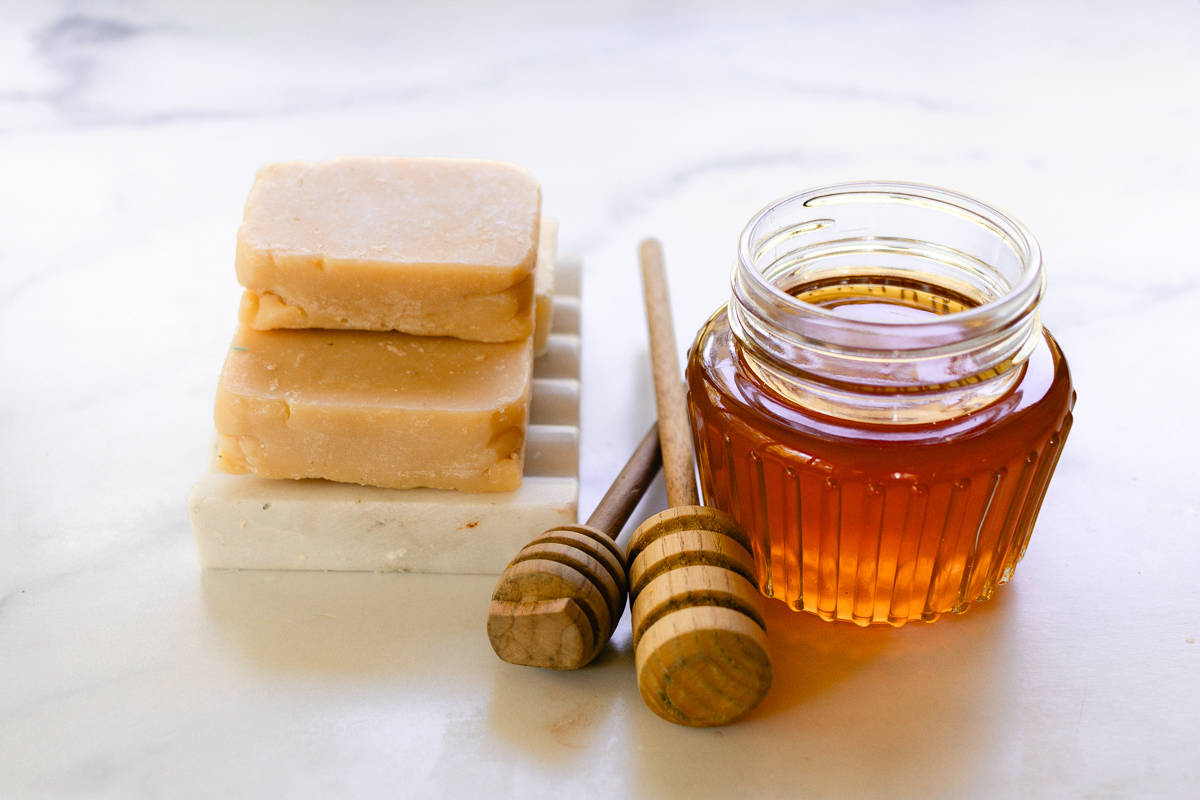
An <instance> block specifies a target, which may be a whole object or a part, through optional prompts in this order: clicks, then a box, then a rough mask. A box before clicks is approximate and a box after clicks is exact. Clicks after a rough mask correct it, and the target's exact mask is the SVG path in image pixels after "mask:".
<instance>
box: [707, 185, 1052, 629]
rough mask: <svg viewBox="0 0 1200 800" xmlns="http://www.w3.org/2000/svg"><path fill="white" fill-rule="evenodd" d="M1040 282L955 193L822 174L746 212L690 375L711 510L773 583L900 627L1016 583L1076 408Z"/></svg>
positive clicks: (798, 603)
mask: <svg viewBox="0 0 1200 800" xmlns="http://www.w3.org/2000/svg"><path fill="white" fill-rule="evenodd" d="M897 208H898V209H899V211H898V213H897ZM864 217H865V218H867V219H869V221H870V225H864V224H863V221H864V219H863V218H864ZM931 230H932V231H936V232H937V233H938V234H939V237H940V238H938V239H935V238H934V237H931V236H924V237H923V236H922V235H921V234H922V233H927V232H928V231H931ZM1043 286H1044V278H1043V275H1042V269H1041V261H1040V252H1039V251H1038V249H1037V245H1036V242H1035V241H1034V240H1033V239H1032V236H1030V235H1029V234H1028V232H1027V231H1026V230H1025V229H1024V228H1023V227H1022V226H1020V225H1019V223H1016V222H1015V221H1013V220H1011V219H1010V218H1007V217H1005V216H1004V215H1002V214H1000V213H999V212H996V211H995V210H994V209H991V208H989V207H987V206H984V205H983V204H981V203H978V202H977V201H972V200H970V199H969V198H965V197H963V196H961V195H957V194H954V193H951V192H946V191H945V190H938V189H933V188H931V187H922V186H914V185H908V184H886V185H883V184H871V185H863V184H850V185H844V186H840V187H829V188H827V189H821V190H815V191H814V192H810V193H805V194H804V195H798V196H796V197H794V198H788V199H785V200H784V201H780V203H777V204H775V205H773V206H771V207H768V209H766V210H764V212H762V213H760V215H759V216H758V217H756V218H755V220H752V222H751V224H750V225H748V226H747V230H746V232H745V233H744V234H743V239H742V244H741V248H740V252H739V264H738V267H736V268H735V273H734V294H733V298H732V299H731V301H730V304H729V305H728V306H727V307H725V308H722V309H721V310H719V311H718V312H717V313H716V314H714V315H713V316H712V317H711V318H710V319H709V320H708V322H707V323H706V324H705V325H704V326H703V327H702V328H701V330H700V332H699V334H698V336H697V338H696V342H695V344H694V345H693V347H692V350H691V354H690V357H689V363H688V370H687V380H688V387H689V406H690V410H691V420H692V427H693V434H694V437H695V443H696V452H697V459H698V463H699V468H700V476H701V486H702V489H703V492H704V497H705V501H706V502H707V503H708V504H710V505H713V506H716V507H717V508H720V509H722V510H724V511H727V512H729V513H730V514H732V515H733V516H734V517H735V518H736V519H737V520H738V522H739V523H740V524H741V525H742V526H743V528H744V529H745V530H746V531H747V532H748V533H749V534H750V537H751V539H752V542H753V545H754V556H755V562H756V569H757V572H758V582H759V588H760V589H761V590H762V592H763V593H764V594H766V595H767V596H770V597H775V598H778V599H780V600H783V601H784V602H786V603H787V604H788V605H789V606H791V607H792V608H794V609H796V610H804V611H810V612H813V613H816V614H818V615H819V616H820V617H822V618H823V619H826V620H849V621H853V622H855V623H858V624H860V625H867V624H871V623H889V624H892V625H902V624H904V623H906V622H907V621H909V620H925V621H932V620H935V619H937V618H938V617H939V616H940V615H942V614H945V613H959V612H962V611H964V610H965V609H966V608H967V607H968V606H969V605H970V604H971V603H973V602H977V601H980V600H985V599H987V598H989V597H991V596H992V595H993V593H994V592H995V591H996V589H997V587H999V586H1001V585H1003V584H1004V583H1007V582H1008V581H1009V579H1010V578H1011V577H1012V575H1013V570H1014V569H1015V567H1016V564H1017V562H1018V561H1019V560H1020V559H1021V557H1022V556H1023V555H1024V553H1025V549H1026V547H1027V546H1028V544H1029V540H1030V535H1031V533H1032V531H1033V528H1034V524H1035V521H1036V518H1037V514H1038V509H1039V507H1040V505H1041V502H1042V499H1043V497H1044V496H1045V493H1046V490H1047V487H1048V485H1049V481H1050V477H1051V475H1052V474H1053V471H1054V467H1055V465H1056V463H1057V461H1058V457H1059V455H1060V453H1061V451H1062V446H1063V442H1064V439H1065V438H1066V435H1067V433H1068V431H1069V430H1070V426H1071V408H1072V406H1073V403H1074V391H1073V388H1072V385H1071V380H1070V375H1069V371H1068V368H1067V364H1066V361H1065V359H1064V358H1063V354H1062V351H1061V350H1060V348H1059V346H1058V344H1057V343H1056V342H1055V340H1054V339H1053V337H1051V336H1050V334H1049V333H1048V332H1047V331H1045V329H1044V328H1042V326H1041V323H1040V318H1039V316H1038V313H1037V308H1038V303H1039V301H1040V298H1041V293H1042V287H1043Z"/></svg>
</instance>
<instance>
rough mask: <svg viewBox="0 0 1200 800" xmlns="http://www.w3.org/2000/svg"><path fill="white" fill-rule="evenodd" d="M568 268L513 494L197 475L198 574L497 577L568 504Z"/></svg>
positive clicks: (572, 489) (572, 371)
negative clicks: (206, 571) (284, 572)
mask: <svg viewBox="0 0 1200 800" xmlns="http://www.w3.org/2000/svg"><path fill="white" fill-rule="evenodd" d="M580 272H581V268H580V263H579V260H578V259H576V258H567V257H560V258H559V259H558V263H557V265H556V268H555V273H556V274H555V282H556V294H555V297H554V303H553V322H552V327H551V334H550V340H549V346H548V349H547V352H546V353H545V354H544V355H542V356H539V357H538V358H537V359H535V360H534V365H533V397H532V401H531V404H530V424H529V429H528V434H527V437H526V445H525V475H524V478H523V480H522V484H521V488H520V489H518V490H516V491H515V492H482V493H471V492H455V491H449V490H442V489H380V488H376V487H372V486H359V485H356V484H348V483H334V482H331V481H323V480H300V481H291V480H270V479H266V478H259V477H256V476H254V475H231V474H229V473H225V472H218V471H216V470H214V469H213V468H212V466H211V465H210V467H209V472H208V474H206V475H205V476H204V477H203V478H201V479H200V481H199V482H198V483H197V484H196V485H195V486H194V487H193V488H192V491H191V494H190V495H189V496H188V512H189V514H190V516H191V520H192V530H193V532H194V533H195V537H196V550H197V552H198V555H199V558H200V564H201V566H204V567H207V568H210V569H283V570H347V571H355V570H356V571H374V572H443V573H485V574H498V573H500V572H502V571H503V570H504V567H505V566H506V565H507V564H508V562H509V560H510V559H511V558H512V557H513V555H514V554H516V552H517V551H518V550H520V549H521V548H522V547H523V546H524V545H525V544H527V543H528V542H529V540H530V539H531V538H533V537H534V536H537V535H538V534H539V533H541V532H542V531H544V530H547V529H550V528H553V527H556V526H559V525H564V524H572V523H574V522H576V519H577V506H578V499H579V378H580V361H579V359H580V332H581V326H580V315H579V311H580V305H579V287H580Z"/></svg>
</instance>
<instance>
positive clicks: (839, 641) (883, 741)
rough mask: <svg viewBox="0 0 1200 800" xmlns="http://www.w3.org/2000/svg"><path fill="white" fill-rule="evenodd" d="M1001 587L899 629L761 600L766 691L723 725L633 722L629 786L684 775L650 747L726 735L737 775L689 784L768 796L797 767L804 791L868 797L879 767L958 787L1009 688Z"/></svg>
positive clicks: (690, 747) (687, 756) (696, 750)
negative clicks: (965, 606) (963, 609)
mask: <svg viewBox="0 0 1200 800" xmlns="http://www.w3.org/2000/svg"><path fill="white" fill-rule="evenodd" d="M1015 594H1016V593H1015V592H1014V591H1013V589H1012V588H1011V587H1009V588H1007V589H1006V590H1002V591H1001V592H1000V593H999V594H998V596H997V598H995V599H993V600H992V601H989V602H987V603H983V604H980V605H978V606H975V607H973V608H971V609H970V611H969V612H968V613H967V614H964V615H960V616H948V617H943V618H942V619H940V620H938V621H937V622H936V623H934V624H932V625H925V624H920V623H918V624H913V623H910V624H908V625H907V626H905V627H903V628H891V627H888V626H872V627H868V628H859V627H858V626H856V625H853V624H850V623H828V622H824V621H822V620H821V619H819V618H818V617H816V616H815V615H812V614H806V613H796V612H793V611H791V610H790V609H788V608H787V607H786V606H785V605H783V604H782V603H780V602H776V601H767V605H766V621H767V626H768V630H769V631H770V648H771V653H772V660H773V666H774V670H775V678H774V683H773V686H772V689H771V692H770V693H769V694H768V695H767V697H766V699H765V700H764V701H763V703H762V705H760V706H759V707H758V708H757V709H755V710H754V711H753V712H751V713H750V714H749V715H747V716H746V717H745V718H743V719H742V720H740V721H739V722H736V723H734V724H732V725H729V726H726V727H724V728H711V729H680V728H677V727H676V726H672V725H670V724H669V723H665V722H664V723H662V724H661V725H639V726H636V727H635V729H634V735H633V742H632V746H631V751H632V753H633V763H634V765H635V769H636V770H637V771H638V781H637V785H638V786H639V787H641V788H642V789H643V790H644V791H642V793H641V796H644V797H656V796H663V795H664V794H665V793H669V792H671V791H677V790H678V789H679V788H680V786H679V783H678V781H679V780H681V779H686V778H685V776H684V772H685V771H684V770H680V769H676V770H668V771H664V770H663V767H662V762H663V760H664V759H668V760H670V759H678V760H680V761H681V762H687V761H695V760H696V759H703V758H705V757H706V756H705V754H706V752H711V757H712V758H717V757H718V751H720V750H723V749H726V748H734V747H736V748H738V751H739V752H744V753H745V755H744V757H743V758H742V767H741V768H740V770H739V773H740V774H739V775H734V774H730V775H729V776H728V777H722V778H720V779H718V781H717V783H716V784H710V785H706V786H705V787H695V788H696V789H697V790H698V791H705V792H712V793H715V794H722V793H726V792H739V793H745V794H749V793H755V792H757V793H760V794H761V793H764V792H765V793H766V794H767V795H768V796H769V795H771V794H772V792H773V791H774V790H778V788H779V787H780V786H784V785H786V786H789V787H791V788H795V787H797V786H799V785H804V783H803V781H804V780H805V776H806V775H807V776H809V777H811V778H814V779H815V780H818V781H819V782H818V783H813V784H812V785H807V786H806V787H805V788H806V790H807V791H811V792H815V793H816V794H817V795H820V796H851V795H848V794H845V793H846V792H850V793H852V794H853V795H855V796H872V795H878V794H880V793H881V792H884V789H885V787H888V786H890V785H892V784H891V783H890V781H891V778H892V776H891V774H890V773H889V770H892V771H894V774H895V775H896V776H901V777H902V780H912V781H914V782H915V787H916V788H917V789H925V788H929V789H930V790H931V791H933V789H934V787H924V786H923V785H922V784H921V783H920V781H921V780H923V778H922V776H923V775H924V776H925V777H928V778H931V779H932V778H933V776H936V781H937V786H936V791H935V792H934V793H935V794H948V795H949V796H956V787H960V788H961V790H962V791H964V792H968V793H969V790H970V789H971V786H972V783H971V781H972V779H973V776H974V775H975V774H976V773H977V768H978V767H979V765H980V759H981V758H986V757H987V752H986V748H982V749H981V748H980V747H978V746H977V743H978V742H979V741H986V740H987V739H988V737H989V736H991V735H992V734H993V733H994V731H993V729H992V724H993V721H994V720H995V719H998V718H1003V716H1004V715H1003V714H1001V713H1000V711H999V709H1000V708H1001V707H1003V706H1006V705H1009V704H1011V703H1013V702H1015V701H1016V699H1017V698H1016V695H1015V693H1016V692H1017V691H1019V686H1018V681H1017V679H1018V676H1017V675H1016V674H1014V672H1015V667H1014V665H1015V664H1016V663H1017V662H1018V660H1019V648H1020V644H1019V642H1018V641H1017V640H1016V637H1015V636H1014V635H1013V631H1012V623H1013V620H1014V619H1015V617H1016V609H1015V606H1016V602H1015V600H1016V598H1015ZM676 731H679V733H675V732H676ZM764 743H765V744H764ZM973 743H974V744H973ZM815 776H819V777H815ZM709 777H710V778H712V775H711V773H709ZM726 781H727V783H726ZM772 786H774V787H775V789H774V790H773V789H772V788H771V787H772ZM897 791H899V789H898V788H897Z"/></svg>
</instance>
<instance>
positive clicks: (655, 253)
mask: <svg viewBox="0 0 1200 800" xmlns="http://www.w3.org/2000/svg"><path fill="white" fill-rule="evenodd" d="M638 255H639V257H640V258H641V262H642V288H643V290H644V292H645V296H646V323H647V325H648V326H649V328H650V360H651V363H652V365H653V368H654V398H655V401H656V403H657V405H658V437H659V440H660V441H661V442H662V458H663V474H664V476H665V477H666V481H667V503H669V504H670V505H672V506H694V505H698V504H699V502H700V499H699V495H698V493H697V492H696V475H695V472H694V471H693V468H692V438H691V433H690V432H689V431H688V421H687V400H686V398H685V397H684V393H683V380H682V378H681V377H680V375H679V356H678V354H677V352H676V350H675V326H674V323H672V322H671V301H670V296H669V295H668V294H667V273H666V270H665V269H664V268H663V254H662V245H661V244H659V242H658V240H657V239H646V240H645V241H643V242H642V243H641V245H640V246H639V247H638Z"/></svg>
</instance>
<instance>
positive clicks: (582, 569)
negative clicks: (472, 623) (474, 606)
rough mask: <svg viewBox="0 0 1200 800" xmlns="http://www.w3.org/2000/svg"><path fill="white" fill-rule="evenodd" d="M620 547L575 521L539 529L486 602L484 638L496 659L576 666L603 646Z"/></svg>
mask: <svg viewBox="0 0 1200 800" xmlns="http://www.w3.org/2000/svg"><path fill="white" fill-rule="evenodd" d="M626 593H627V584H626V578H625V563H624V559H623V558H622V557H621V555H620V551H619V550H617V549H616V546H615V545H613V544H612V542H611V540H609V539H608V537H606V536H605V535H604V534H603V533H601V532H599V531H596V530H594V529H592V528H588V527H587V526H583V525H572V526H569V527H564V528H556V529H552V530H549V531H546V532H545V533H544V534H542V535H541V536H539V537H538V538H536V539H534V540H533V541H532V542H530V543H529V544H528V545H526V546H525V547H524V548H523V549H522V550H521V552H519V553H518V554H517V556H516V557H515V558H514V559H513V560H512V562H511V563H510V564H509V565H508V567H507V568H506V569H505V571H504V574H503V575H501V577H500V582H499V583H498V584H497V585H496V590H495V592H493V594H492V602H491V605H490V606H489V608H488V621H487V630H488V640H489V641H490V642H491V644H492V649H493V650H495V652H496V655H498V656H499V657H500V658H501V659H502V660H504V661H507V662H509V663H512V664H520V665H523V666H530V667H548V668H550V669H577V668H579V667H582V666H583V665H585V664H587V663H588V662H589V661H591V660H592V659H593V658H595V657H596V655H597V654H598V653H599V652H600V650H601V649H602V648H603V647H604V644H605V642H607V641H608V639H609V637H610V636H611V635H612V632H613V629H614V628H615V627H616V624H617V620H618V619H620V616H621V613H622V611H623V610H624V608H625V596H626Z"/></svg>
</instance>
